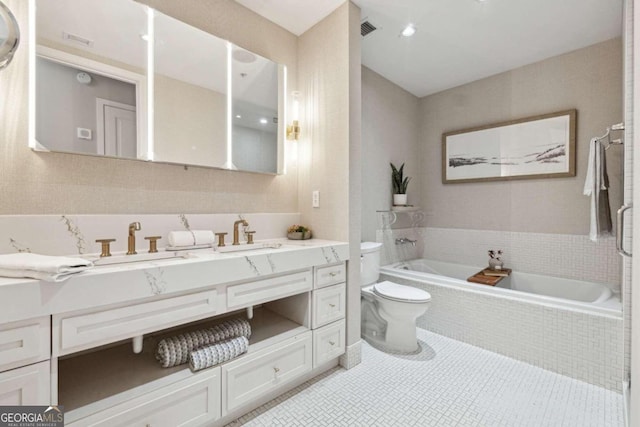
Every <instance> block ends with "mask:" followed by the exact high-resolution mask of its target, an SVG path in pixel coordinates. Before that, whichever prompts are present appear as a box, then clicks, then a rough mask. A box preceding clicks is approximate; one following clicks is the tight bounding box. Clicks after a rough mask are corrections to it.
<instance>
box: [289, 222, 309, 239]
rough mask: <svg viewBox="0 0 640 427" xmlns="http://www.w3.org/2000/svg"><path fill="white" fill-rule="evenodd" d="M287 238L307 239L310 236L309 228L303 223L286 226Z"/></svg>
mask: <svg viewBox="0 0 640 427" xmlns="http://www.w3.org/2000/svg"><path fill="white" fill-rule="evenodd" d="M287 238H288V239H289V240H307V239H310V238H311V229H310V228H309V227H305V226H304V225H297V224H294V225H292V226H291V227H289V228H287Z"/></svg>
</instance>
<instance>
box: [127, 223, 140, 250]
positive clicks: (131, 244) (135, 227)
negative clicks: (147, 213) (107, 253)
mask: <svg viewBox="0 0 640 427" xmlns="http://www.w3.org/2000/svg"><path fill="white" fill-rule="evenodd" d="M141 228H142V227H140V223H139V222H132V223H131V224H129V241H128V245H127V246H128V248H127V249H128V250H127V255H135V254H137V253H138V252H136V231H140V229H141Z"/></svg>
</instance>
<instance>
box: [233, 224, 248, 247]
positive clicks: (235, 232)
mask: <svg viewBox="0 0 640 427" xmlns="http://www.w3.org/2000/svg"><path fill="white" fill-rule="evenodd" d="M240 224H242V225H243V226H244V227H248V226H249V223H248V222H247V221H245V220H244V219H239V220H237V221H236V222H234V223H233V244H234V245H239V244H240V242H239V241H238V240H239V237H238V225H240Z"/></svg>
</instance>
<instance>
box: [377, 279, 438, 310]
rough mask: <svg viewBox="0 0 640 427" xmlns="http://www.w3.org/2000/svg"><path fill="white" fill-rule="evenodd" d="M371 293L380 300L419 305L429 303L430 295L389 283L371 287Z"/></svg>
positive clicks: (409, 287) (419, 290)
mask: <svg viewBox="0 0 640 427" xmlns="http://www.w3.org/2000/svg"><path fill="white" fill-rule="evenodd" d="M373 293H374V294H376V295H378V296H379V297H381V298H385V299H388V300H392V301H398V302H406V303H416V304H419V303H425V302H429V301H431V295H430V294H429V292H427V291H423V290H422V289H417V288H414V287H411V286H405V285H399V284H397V283H393V282H389V281H384V282H380V283H376V284H375V285H373Z"/></svg>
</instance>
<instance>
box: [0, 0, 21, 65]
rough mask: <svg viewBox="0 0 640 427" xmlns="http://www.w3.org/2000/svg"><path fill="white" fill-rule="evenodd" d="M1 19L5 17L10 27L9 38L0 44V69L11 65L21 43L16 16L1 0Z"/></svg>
mask: <svg viewBox="0 0 640 427" xmlns="http://www.w3.org/2000/svg"><path fill="white" fill-rule="evenodd" d="M0 19H3V20H4V21H5V22H6V24H7V27H8V28H9V34H8V37H7V39H6V40H5V42H4V43H2V44H1V45H0V70H2V69H3V68H7V67H8V66H9V63H10V62H11V60H12V59H13V55H14V53H16V51H17V50H18V46H19V45H20V27H19V26H18V21H17V20H16V17H15V16H14V15H13V13H11V10H10V9H9V7H8V6H7V5H5V4H4V3H3V2H2V1H0Z"/></svg>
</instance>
